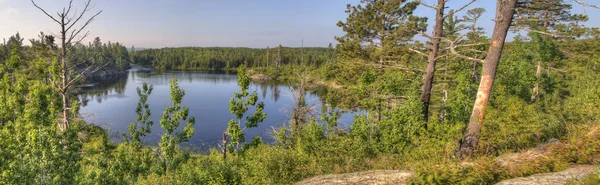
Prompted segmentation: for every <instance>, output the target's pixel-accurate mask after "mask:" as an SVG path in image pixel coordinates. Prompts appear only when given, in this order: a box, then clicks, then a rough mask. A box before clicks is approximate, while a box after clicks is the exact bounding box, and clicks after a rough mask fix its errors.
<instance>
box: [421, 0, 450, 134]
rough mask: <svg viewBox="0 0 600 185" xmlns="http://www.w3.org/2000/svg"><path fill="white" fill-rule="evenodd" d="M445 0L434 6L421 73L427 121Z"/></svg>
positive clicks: (440, 0)
mask: <svg viewBox="0 0 600 185" xmlns="http://www.w3.org/2000/svg"><path fill="white" fill-rule="evenodd" d="M445 4H446V1H445V0H438V3H437V6H436V15H435V25H434V26H433V37H432V38H431V46H430V48H429V55H428V56H427V68H426V69H425V74H423V87H422V88H421V102H422V103H423V120H424V121H426V122H427V120H428V118H429V103H430V99H431V90H432V88H433V76H434V73H435V64H436V62H437V61H436V57H437V55H438V51H439V47H440V38H441V37H442V34H443V29H444V27H443V25H444V6H445Z"/></svg>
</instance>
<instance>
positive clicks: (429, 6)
mask: <svg viewBox="0 0 600 185" xmlns="http://www.w3.org/2000/svg"><path fill="white" fill-rule="evenodd" d="M419 3H420V4H421V5H423V6H425V7H427V8H431V9H436V8H435V6H433V5H428V4H426V3H424V2H423V1H419Z"/></svg>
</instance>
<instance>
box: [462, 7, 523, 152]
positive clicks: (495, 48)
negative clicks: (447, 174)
mask: <svg viewBox="0 0 600 185" xmlns="http://www.w3.org/2000/svg"><path fill="white" fill-rule="evenodd" d="M516 7H517V0H498V1H497V7H496V25H495V26H494V32H493V34H492V44H491V45H490V48H489V50H488V55H487V56H486V58H485V61H484V64H483V72H482V73H481V81H480V83H479V89H478V90H477V99H475V105H474V106H473V112H472V113H471V119H470V121H469V126H468V127H467V132H466V133H465V135H464V137H463V139H462V142H461V144H460V156H461V157H471V156H473V155H474V152H475V149H476V148H477V146H478V143H479V137H480V134H481V128H482V127H483V118H484V116H485V108H486V106H487V103H488V100H489V99H490V93H491V92H492V86H493V85H494V79H495V78H496V71H497V69H498V62H499V61H500V57H501V56H502V49H503V47H504V42H505V40H506V35H507V33H508V29H509V28H510V25H511V23H512V19H513V15H514V13H515V9H516Z"/></svg>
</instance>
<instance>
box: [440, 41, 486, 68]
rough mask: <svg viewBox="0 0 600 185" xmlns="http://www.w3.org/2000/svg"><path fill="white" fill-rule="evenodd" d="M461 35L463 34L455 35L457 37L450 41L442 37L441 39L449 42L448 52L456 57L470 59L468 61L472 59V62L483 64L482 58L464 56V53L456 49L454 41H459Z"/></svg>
mask: <svg viewBox="0 0 600 185" xmlns="http://www.w3.org/2000/svg"><path fill="white" fill-rule="evenodd" d="M462 37H463V35H461V36H459V37H457V38H456V40H454V41H451V40H450V39H447V38H442V39H443V40H444V41H446V42H448V43H450V47H449V49H450V52H451V53H452V54H453V55H455V56H456V57H458V58H462V59H465V60H470V61H474V62H478V63H482V64H483V62H484V60H482V59H478V58H473V57H470V56H466V55H463V54H460V53H459V52H458V51H456V48H457V46H456V45H455V44H456V42H457V41H459V40H460V38H462Z"/></svg>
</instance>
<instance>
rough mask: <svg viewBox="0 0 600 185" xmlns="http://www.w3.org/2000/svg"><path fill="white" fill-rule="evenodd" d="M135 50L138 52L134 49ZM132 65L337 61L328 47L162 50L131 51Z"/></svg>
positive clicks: (161, 66) (266, 64)
mask: <svg viewBox="0 0 600 185" xmlns="http://www.w3.org/2000/svg"><path fill="white" fill-rule="evenodd" d="M132 50H135V49H132ZM131 56H132V62H133V63H136V64H140V65H146V66H152V67H153V68H156V69H163V70H171V69H184V70H224V69H225V70H230V69H235V68H237V67H239V66H240V65H245V66H248V67H275V68H276V67H278V66H281V65H296V66H308V67H313V68H317V67H320V66H321V65H323V64H325V63H327V62H331V61H334V60H335V51H334V48H332V47H331V46H330V47H329V48H289V47H283V46H281V45H279V47H276V48H266V49H254V48H199V47H189V48H188V47H186V48H163V49H146V50H141V51H135V52H132V54H131Z"/></svg>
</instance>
